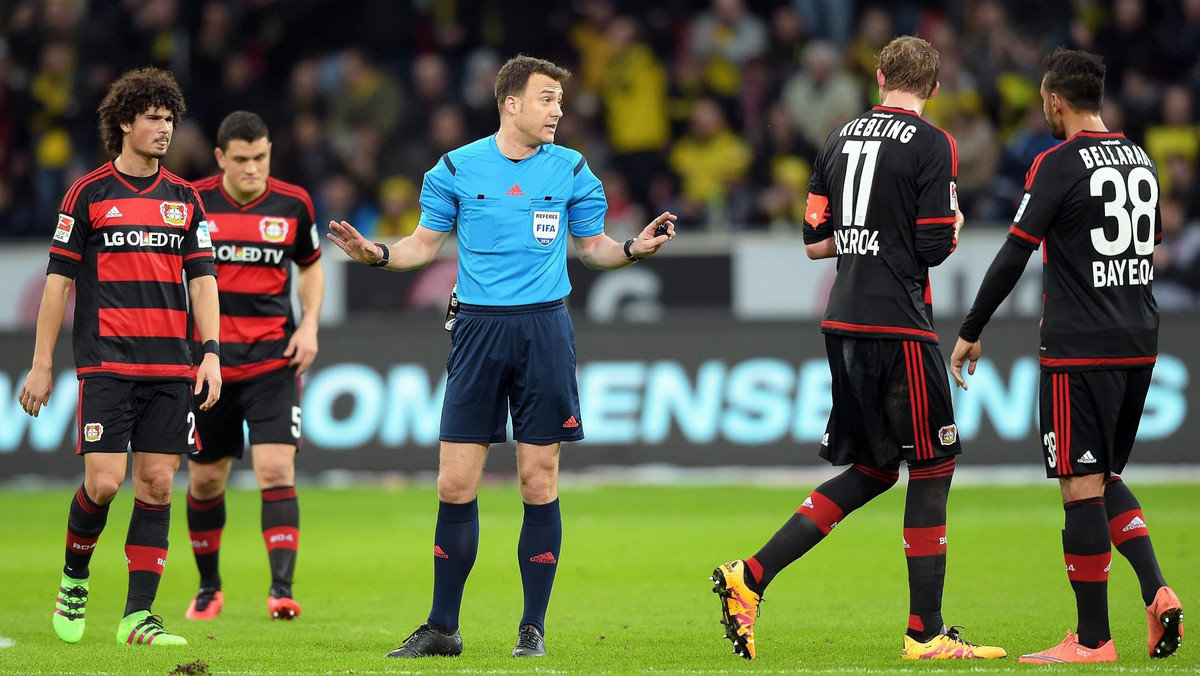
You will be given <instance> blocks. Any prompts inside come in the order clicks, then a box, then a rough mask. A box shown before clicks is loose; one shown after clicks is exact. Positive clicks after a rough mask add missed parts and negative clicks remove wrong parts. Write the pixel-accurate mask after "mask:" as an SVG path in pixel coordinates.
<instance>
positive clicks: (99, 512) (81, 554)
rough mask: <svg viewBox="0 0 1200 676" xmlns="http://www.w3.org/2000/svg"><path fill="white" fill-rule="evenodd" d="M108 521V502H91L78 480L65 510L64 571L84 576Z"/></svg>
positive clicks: (72, 574) (84, 578)
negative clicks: (65, 547) (65, 554)
mask: <svg viewBox="0 0 1200 676" xmlns="http://www.w3.org/2000/svg"><path fill="white" fill-rule="evenodd" d="M107 522H108V505H98V504H96V503H95V502H93V501H92V499H91V498H90V497H88V494H87V491H86V490H84V488H83V485H82V484H80V486H79V490H77V491H75V496H74V497H73V498H71V509H70V510H69V511H68V512H67V556H66V565H65V566H63V573H65V574H66V575H67V576H68V577H71V578H74V579H76V580H86V579H87V578H88V576H89V575H90V574H91V573H90V571H89V570H88V564H89V563H91V560H92V552H94V551H96V541H97V540H99V539H100V533H101V532H103V531H104V524H106V523H107Z"/></svg>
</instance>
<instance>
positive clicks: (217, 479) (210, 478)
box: [188, 465, 225, 500]
mask: <svg viewBox="0 0 1200 676" xmlns="http://www.w3.org/2000/svg"><path fill="white" fill-rule="evenodd" d="M194 468H195V465H193V470H192V472H191V479H190V481H189V489H188V490H189V491H190V492H191V494H192V497H194V498H196V499H197V500H211V499H213V498H215V497H217V496H218V495H220V494H221V493H223V492H224V491H225V477H224V475H222V474H219V473H212V472H206V471H203V470H200V471H197V470H195V469H194Z"/></svg>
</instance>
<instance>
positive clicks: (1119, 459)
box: [950, 49, 1183, 664]
mask: <svg viewBox="0 0 1200 676" xmlns="http://www.w3.org/2000/svg"><path fill="white" fill-rule="evenodd" d="M1104 70H1105V69H1104V64H1103V63H1102V62H1101V60H1100V58H1099V57H1097V56H1095V55H1092V54H1088V53H1087V52H1080V51H1071V50H1066V49H1059V50H1057V51H1055V52H1054V53H1053V54H1051V55H1050V56H1049V58H1048V59H1047V61H1046V75H1045V77H1044V78H1043V79H1042V86H1041V94H1042V108H1043V110H1044V112H1045V114H1046V121H1047V122H1049V123H1050V130H1051V132H1052V133H1053V134H1054V137H1055V138H1059V139H1066V140H1065V141H1064V142H1063V143H1061V144H1059V145H1057V146H1055V147H1053V148H1051V149H1050V150H1047V151H1046V152H1044V153H1042V154H1041V155H1038V156H1037V158H1036V159H1035V160H1034V161H1033V166H1031V167H1030V168H1029V172H1028V173H1027V175H1026V177H1025V196H1024V198H1023V199H1022V201H1021V206H1020V207H1019V208H1018V210H1017V214H1016V216H1015V217H1014V218H1013V223H1012V226H1011V227H1010V228H1009V231H1008V238H1007V239H1006V240H1005V242H1004V245H1003V246H1002V247H1001V249H1000V251H999V252H998V253H997V254H996V258H995V260H994V261H992V265H991V267H990V268H988V271H987V275H986V276H985V277H984V279H983V283H982V285H981V286H980V288H979V293H978V294H977V295H976V297H975V303H974V305H973V306H972V307H971V311H970V313H968V314H967V317H966V319H965V320H964V321H963V324H962V327H961V328H960V329H959V332H958V336H959V338H958V342H957V344H956V345H955V346H954V353H953V354H952V355H951V358H950V369H951V373H952V374H953V376H954V380H955V382H956V383H957V384H958V385H959V386H960V387H963V388H966V386H967V385H966V382H965V381H964V380H963V376H962V367H963V364H965V363H968V362H969V366H968V367H967V373H974V372H975V364H976V362H977V361H978V360H979V356H980V353H981V347H980V343H979V336H980V334H981V333H982V332H983V328H984V326H985V325H986V324H987V322H988V320H989V319H990V318H991V316H992V314H993V313H994V312H995V311H996V308H997V307H999V306H1000V303H1001V302H1003V301H1004V299H1005V298H1006V297H1007V296H1008V294H1009V292H1011V291H1012V289H1013V287H1014V286H1016V283H1017V280H1018V279H1019V278H1020V277H1021V272H1022V271H1023V270H1024V269H1025V263H1026V261H1027V260H1028V259H1029V254H1031V253H1032V252H1033V251H1034V250H1036V249H1037V248H1038V247H1039V246H1041V247H1042V262H1043V265H1042V290H1043V298H1044V301H1043V310H1042V323H1041V325H1042V328H1041V347H1040V355H1039V356H1040V362H1041V407H1040V412H1041V434H1042V450H1043V454H1042V460H1043V462H1044V463H1045V465H1046V475H1047V476H1048V477H1050V478H1057V479H1058V481H1059V486H1060V487H1061V488H1062V499H1063V507H1064V509H1065V510H1066V524H1065V526H1064V528H1063V531H1062V540H1063V554H1064V557H1065V559H1066V567H1067V578H1068V579H1069V580H1070V581H1071V587H1072V588H1073V589H1074V591H1075V604H1076V610H1077V613H1078V626H1077V627H1076V630H1075V631H1073V632H1068V633H1067V637H1066V639H1065V640H1064V641H1063V642H1062V643H1061V644H1059V645H1057V646H1054V647H1053V648H1050V649H1048V650H1045V651H1042V652H1040V653H1034V654H1030V655H1023V656H1022V657H1021V661H1022V662H1029V663H1042V664H1045V663H1059V662H1115V661H1116V659H1117V651H1116V647H1115V646H1114V644H1113V641H1112V634H1111V633H1110V630H1109V624H1108V569H1109V564H1110V562H1111V561H1112V546H1111V545H1114V544H1115V545H1116V546H1117V551H1119V552H1120V553H1121V554H1123V555H1124V556H1125V557H1126V558H1127V559H1128V560H1129V562H1130V563H1131V564H1132V565H1133V569H1134V571H1135V572H1136V573H1137V576H1138V581H1139V583H1140V586H1141V592H1142V600H1143V601H1144V602H1145V605H1146V614H1147V621H1148V623H1149V636H1148V639H1147V650H1148V652H1149V654H1150V656H1151V657H1167V656H1169V655H1171V654H1173V653H1174V652H1175V650H1176V649H1177V648H1178V647H1179V645H1180V642H1181V639H1182V636H1183V626H1182V624H1181V622H1182V620H1183V609H1182V607H1181V605H1180V603H1179V599H1178V598H1177V597H1176V596H1175V593H1174V592H1173V591H1171V588H1170V587H1168V586H1167V583H1166V581H1165V580H1164V579H1163V575H1162V572H1161V571H1160V570H1159V567H1158V560H1157V558H1156V557H1155V555H1154V548H1153V546H1152V545H1151V543H1150V535H1149V531H1148V530H1147V529H1146V522H1145V518H1144V516H1143V514H1142V511H1141V507H1140V505H1139V504H1138V501H1137V498H1135V497H1134V495H1133V493H1132V492H1131V491H1130V490H1129V488H1128V487H1127V486H1126V485H1125V483H1124V482H1123V481H1121V480H1120V477H1118V476H1116V473H1117V472H1120V471H1121V470H1122V469H1123V468H1124V467H1125V463H1126V462H1127V461H1128V460H1129V454H1130V451H1131V450H1132V449H1133V441H1134V437H1135V436H1136V435H1137V429H1138V422H1139V420H1140V418H1141V415H1142V406H1143V405H1144V403H1145V399H1146V392H1147V391H1148V390H1149V387H1150V374H1151V371H1152V370H1153V368H1154V361H1155V358H1156V356H1157V354H1158V306H1157V305H1156V304H1155V302H1154V295H1153V293H1152V292H1151V282H1152V280H1153V279H1154V269H1153V266H1152V264H1151V258H1152V255H1153V253H1154V245H1155V244H1156V243H1157V242H1158V241H1159V239H1160V238H1161V235H1162V222H1161V218H1160V216H1159V210H1158V195H1159V186H1158V170H1157V169H1156V168H1155V166H1154V163H1153V162H1152V161H1151V160H1150V158H1149V157H1148V156H1147V155H1146V152H1145V151H1144V150H1142V149H1141V148H1140V147H1138V146H1137V145H1136V144H1134V143H1133V142H1131V141H1130V140H1129V139H1127V138H1125V135H1124V134H1122V133H1120V132H1111V131H1108V128H1107V127H1106V126H1105V125H1104V121H1103V120H1101V118H1100V107H1101V104H1102V103H1103V100H1104Z"/></svg>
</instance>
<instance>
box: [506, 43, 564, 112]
mask: <svg viewBox="0 0 1200 676" xmlns="http://www.w3.org/2000/svg"><path fill="white" fill-rule="evenodd" d="M534 73H537V74H538V75H545V76H546V77H548V78H550V79H552V80H555V81H557V82H562V81H563V80H566V79H567V78H569V77H571V71H569V70H567V69H566V68H563V67H562V66H559V65H557V64H554V63H551V62H549V61H547V60H545V59H537V58H534V57H532V56H525V55H524V54H518V55H516V56H514V57H513V58H511V59H509V60H508V62H507V63H505V64H504V65H503V66H501V67H500V72H498V73H496V108H498V109H499V110H501V111H503V110H504V99H507V98H508V97H510V96H520V95H521V94H523V93H525V86H526V85H528V84H529V78H530V76H531V75H533V74H534Z"/></svg>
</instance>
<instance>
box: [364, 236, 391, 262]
mask: <svg viewBox="0 0 1200 676" xmlns="http://www.w3.org/2000/svg"><path fill="white" fill-rule="evenodd" d="M375 246H377V247H379V248H380V250H381V251H383V258H380V259H379V260H377V261H375V262H374V263H370V264H369V265H370V266H371V267H373V268H382V267H383V266H385V265H387V264H388V261H389V260H391V252H390V251H388V248H387V245H386V244H384V243H383V242H375Z"/></svg>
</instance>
